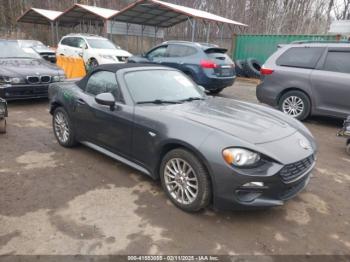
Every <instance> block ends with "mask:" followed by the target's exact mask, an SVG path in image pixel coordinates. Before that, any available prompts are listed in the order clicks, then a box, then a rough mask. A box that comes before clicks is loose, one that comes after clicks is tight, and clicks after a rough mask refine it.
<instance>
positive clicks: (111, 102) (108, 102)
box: [95, 93, 115, 111]
mask: <svg viewBox="0 0 350 262" xmlns="http://www.w3.org/2000/svg"><path fill="white" fill-rule="evenodd" d="M95 101H96V103H97V104H100V105H104V106H109V107H110V109H111V111H113V110H114V107H115V98H114V96H113V95H112V94H111V93H102V94H98V95H97V96H95Z"/></svg>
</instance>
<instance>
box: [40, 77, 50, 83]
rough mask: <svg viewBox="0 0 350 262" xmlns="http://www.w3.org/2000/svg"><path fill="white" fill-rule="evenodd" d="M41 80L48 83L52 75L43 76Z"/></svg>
mask: <svg viewBox="0 0 350 262" xmlns="http://www.w3.org/2000/svg"><path fill="white" fill-rule="evenodd" d="M40 81H41V83H44V84H48V83H50V82H51V76H41V77H40Z"/></svg>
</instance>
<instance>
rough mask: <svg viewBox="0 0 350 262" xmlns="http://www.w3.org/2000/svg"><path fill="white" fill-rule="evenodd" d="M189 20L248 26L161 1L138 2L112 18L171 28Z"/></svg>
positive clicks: (144, 0)
mask: <svg viewBox="0 0 350 262" xmlns="http://www.w3.org/2000/svg"><path fill="white" fill-rule="evenodd" d="M188 18H197V19H203V20H207V21H213V22H218V23H225V24H231V25H238V26H247V25H245V24H243V23H240V22H237V21H233V20H230V19H227V18H225V17H222V16H218V15H215V14H212V13H209V12H206V11H202V10H198V9H194V8H190V7H186V6H181V5H176V4H171V3H166V2H163V1H159V0H138V1H137V2H135V3H133V4H131V5H129V6H128V7H126V8H124V9H123V10H121V11H120V12H119V13H118V14H116V15H113V16H111V17H110V18H109V19H113V20H116V21H120V22H125V23H132V24H142V25H148V26H158V27H171V26H174V25H176V24H178V23H181V22H184V21H186V20H187V19H188Z"/></svg>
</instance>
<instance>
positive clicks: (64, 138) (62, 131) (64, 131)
mask: <svg viewBox="0 0 350 262" xmlns="http://www.w3.org/2000/svg"><path fill="white" fill-rule="evenodd" d="M52 127H53V132H54V134H55V137H56V139H57V141H58V143H59V144H60V145H61V146H64V147H73V146H75V145H76V144H77V141H76V140H75V132H74V128H73V125H72V123H71V121H70V119H69V116H68V114H67V112H66V110H65V109H64V108H63V107H58V108H56V109H55V111H54V113H53V117H52Z"/></svg>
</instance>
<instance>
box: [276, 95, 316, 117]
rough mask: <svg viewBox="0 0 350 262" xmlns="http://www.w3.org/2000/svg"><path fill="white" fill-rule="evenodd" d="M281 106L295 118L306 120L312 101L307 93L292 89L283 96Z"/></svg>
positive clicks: (284, 111) (281, 108) (282, 109)
mask: <svg viewBox="0 0 350 262" xmlns="http://www.w3.org/2000/svg"><path fill="white" fill-rule="evenodd" d="M279 108H280V110H281V111H282V112H283V113H285V114H287V115H289V116H291V117H293V118H296V119H298V120H304V119H306V118H307V117H308V116H309V115H310V111H311V102H310V99H309V98H308V96H307V95H306V94H305V93H303V92H301V91H290V92H287V93H286V94H284V95H283V96H282V97H281V99H280V103H279Z"/></svg>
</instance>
